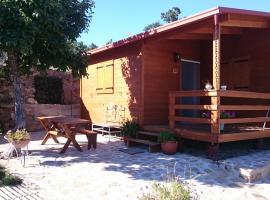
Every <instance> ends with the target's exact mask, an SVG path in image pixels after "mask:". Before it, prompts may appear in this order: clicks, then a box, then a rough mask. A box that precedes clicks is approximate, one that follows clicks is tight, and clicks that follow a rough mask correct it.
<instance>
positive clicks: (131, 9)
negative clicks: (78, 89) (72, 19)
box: [78, 0, 270, 46]
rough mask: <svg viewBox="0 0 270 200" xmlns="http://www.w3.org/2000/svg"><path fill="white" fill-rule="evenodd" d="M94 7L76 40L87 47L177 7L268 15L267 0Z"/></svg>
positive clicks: (147, 1) (131, 1) (126, 2)
mask: <svg viewBox="0 0 270 200" xmlns="http://www.w3.org/2000/svg"><path fill="white" fill-rule="evenodd" d="M94 1H95V3H96V7H95V8H94V15H93V19H92V22H91V24H90V28H89V30H88V32H87V33H83V34H82V35H81V37H80V38H79V39H78V40H79V41H83V42H84V43H86V44H88V45H89V44H90V43H92V42H93V43H95V44H97V45H98V46H102V45H104V44H105V43H106V42H108V41H109V40H110V39H113V41H117V40H120V39H122V38H126V37H128V36H130V35H134V34H137V33H140V32H142V30H143V28H144V27H145V26H146V25H148V24H150V23H152V22H155V21H158V20H160V13H162V12H165V11H167V10H169V9H170V8H172V7H174V6H177V7H179V8H180V9H181V11H182V14H181V16H189V15H192V14H195V13H197V12H201V11H203V10H206V9H210V8H213V7H217V6H225V7H233V8H242V9H249V10H259V11H266V12H270V0H94Z"/></svg>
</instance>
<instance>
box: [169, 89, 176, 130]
mask: <svg viewBox="0 0 270 200" xmlns="http://www.w3.org/2000/svg"><path fill="white" fill-rule="evenodd" d="M169 128H170V129H171V130H174V128H175V94H174V93H172V92H171V93H170V94H169Z"/></svg>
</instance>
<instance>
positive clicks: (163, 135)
mask: <svg viewBox="0 0 270 200" xmlns="http://www.w3.org/2000/svg"><path fill="white" fill-rule="evenodd" d="M158 141H159V142H161V143H163V142H167V141H177V138H176V136H175V135H174V134H173V133H171V132H169V131H162V132H160V134H159V138H158Z"/></svg>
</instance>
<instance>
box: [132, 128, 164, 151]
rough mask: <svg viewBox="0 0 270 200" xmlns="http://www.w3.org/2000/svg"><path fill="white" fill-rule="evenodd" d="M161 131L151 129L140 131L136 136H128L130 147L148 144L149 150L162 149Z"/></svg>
mask: <svg viewBox="0 0 270 200" xmlns="http://www.w3.org/2000/svg"><path fill="white" fill-rule="evenodd" d="M158 136H159V133H157V132H150V131H139V132H138V133H137V135H136V138H128V140H127V145H128V147H132V146H136V145H140V144H143V145H148V151H149V152H150V153H155V152H159V151H160V143H159V142H158Z"/></svg>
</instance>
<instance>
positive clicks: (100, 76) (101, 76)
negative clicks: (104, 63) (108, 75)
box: [96, 67, 104, 93]
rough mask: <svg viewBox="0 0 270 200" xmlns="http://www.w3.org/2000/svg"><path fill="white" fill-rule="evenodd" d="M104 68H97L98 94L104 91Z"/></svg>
mask: <svg viewBox="0 0 270 200" xmlns="http://www.w3.org/2000/svg"><path fill="white" fill-rule="evenodd" d="M103 71H104V70H103V67H97V88H96V90H97V92H98V93H102V92H103V89H104V85H103V83H104V81H103V80H104V73H103Z"/></svg>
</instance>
